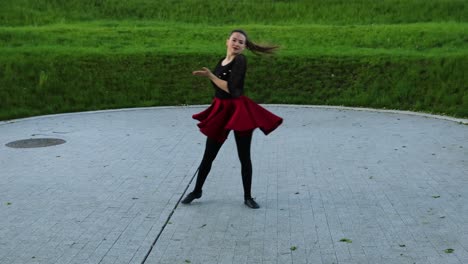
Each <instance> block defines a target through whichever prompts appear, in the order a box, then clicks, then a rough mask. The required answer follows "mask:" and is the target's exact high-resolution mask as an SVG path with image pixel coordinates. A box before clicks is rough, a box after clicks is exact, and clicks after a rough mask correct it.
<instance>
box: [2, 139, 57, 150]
mask: <svg viewBox="0 0 468 264" xmlns="http://www.w3.org/2000/svg"><path fill="white" fill-rule="evenodd" d="M65 142H66V141H65V140H63V139H59V138H31V139H23V140H17V141H13V142H10V143H8V144H6V145H5V146H7V147H10V148H42V147H49V146H55V145H60V144H63V143H65Z"/></svg>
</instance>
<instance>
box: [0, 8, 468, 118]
mask: <svg viewBox="0 0 468 264" xmlns="http://www.w3.org/2000/svg"><path fill="white" fill-rule="evenodd" d="M44 2H45V3H44ZM62 2H63V3H62ZM0 6H2V9H0V120H2V119H3V120H4V119H10V118H18V117H24V116H31V115H40V114H49V113H60V112H72V111H84V110H95V109H109V108H121V107H137V106H156V105H180V104H202V103H203V104H206V103H209V102H210V100H211V97H212V94H213V91H212V88H211V86H210V85H209V83H208V82H207V81H206V80H203V79H200V78H195V77H193V76H191V71H192V70H194V69H197V68H200V67H202V66H207V67H213V66H214V64H215V63H216V62H217V60H218V59H219V58H221V57H222V56H223V55H225V54H224V53H225V46H224V42H225V39H226V38H227V34H228V33H229V32H230V30H232V29H233V28H243V29H246V30H247V31H248V32H249V35H250V37H251V38H252V39H253V40H259V41H260V42H264V43H276V44H279V45H280V46H281V49H280V51H279V53H278V54H277V55H276V56H274V57H257V56H255V55H252V54H249V53H247V56H248V60H249V71H248V75H247V80H246V84H247V86H246V89H247V90H246V92H247V94H248V95H249V96H250V97H252V98H253V99H254V100H255V101H257V102H261V103H288V104H289V103H297V104H331V105H348V106H365V107H377V108H392V109H408V110H416V111H425V112H432V113H439V114H448V115H453V116H460V117H468V87H467V86H468V85H467V84H468V80H467V77H465V75H466V74H465V73H466V72H468V65H467V64H468V35H467V34H466V32H468V24H467V23H466V20H467V19H468V14H467V9H466V8H465V7H464V1H454V0H452V1H450V0H441V1H420V0H411V1H396V0H386V1H372V0H360V1H338V0H332V1H300V0H298V1H278V0H277V1H242V0H241V1H206V0H205V1H198V0H196V1H195V0H191V1H190V0H188V1H175V0H174V1H171V0H167V1H149V0H133V1H115V0H107V1H106V0H101V1H99V0H82V1H73V0H72V1H68V2H65V1H50V0H49V1H32V0H18V1H6V0H0Z"/></svg>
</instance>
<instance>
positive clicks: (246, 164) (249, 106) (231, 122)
mask: <svg viewBox="0 0 468 264" xmlns="http://www.w3.org/2000/svg"><path fill="white" fill-rule="evenodd" d="M226 46H227V51H226V57H225V58H223V59H221V60H220V61H219V62H218V64H217V65H216V68H215V69H214V71H213V72H211V71H210V70H209V69H207V68H202V69H201V70H198V71H194V72H193V75H196V76H202V77H207V78H208V79H210V80H211V82H212V84H213V86H214V88H215V98H214V100H213V102H212V104H211V106H210V107H209V108H207V109H206V110H204V111H203V112H201V113H198V114H195V115H193V118H194V119H197V120H199V121H200V123H199V124H198V127H199V128H200V131H201V132H202V133H203V134H205V135H206V136H207V139H206V147H205V153H204V155H203V160H202V162H201V164H200V167H199V169H198V176H197V182H196V185H195V188H194V190H193V191H192V192H191V193H189V194H188V195H187V196H186V197H185V198H184V199H183V200H182V203H183V204H189V203H191V202H192V201H193V200H194V199H198V198H200V197H201V196H202V187H203V183H204V182H205V180H206V177H207V176H208V173H209V172H210V169H211V164H212V163H213V161H214V159H215V158H216V155H217V154H218V151H219V149H220V148H221V146H222V145H223V143H224V141H225V140H226V138H227V136H228V134H229V132H230V131H231V130H234V136H235V139H236V145H237V152H238V155H239V159H240V162H241V167H242V169H241V173H242V183H243V187H244V204H245V205H247V206H248V207H250V208H253V209H256V208H260V206H259V205H258V203H257V202H255V200H254V199H253V198H252V195H251V191H250V189H251V185H252V163H251V160H250V144H251V142H252V132H253V130H254V129H255V128H260V129H261V130H262V131H263V133H264V134H265V135H267V134H269V133H270V132H272V131H273V130H275V129H276V128H277V127H278V126H279V125H280V124H281V123H282V122H283V119H282V118H280V117H278V116H276V115H274V114H272V113H271V112H269V111H268V110H266V109H265V108H263V107H261V106H259V105H258V104H256V103H254V102H253V101H252V100H250V99H249V98H247V97H245V96H243V92H244V77H245V73H246V69H247V61H246V58H245V56H244V55H243V54H242V52H243V51H244V49H245V48H247V49H249V50H250V51H252V52H254V53H255V54H257V52H260V53H273V52H274V50H275V49H276V48H277V47H276V46H260V45H257V44H255V43H253V42H252V41H250V40H249V38H248V37H247V34H246V33H245V32H244V31H243V30H233V31H232V32H231V34H230V36H229V38H228V39H227V41H226Z"/></svg>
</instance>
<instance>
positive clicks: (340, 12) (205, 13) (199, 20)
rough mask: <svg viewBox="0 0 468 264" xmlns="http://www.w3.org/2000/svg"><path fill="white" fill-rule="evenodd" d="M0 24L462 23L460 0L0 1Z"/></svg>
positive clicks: (467, 15) (466, 12)
mask: <svg viewBox="0 0 468 264" xmlns="http://www.w3.org/2000/svg"><path fill="white" fill-rule="evenodd" d="M0 3H1V6H2V9H1V11H0V24H3V25H43V24H50V23H70V22H71V23H74V22H77V21H94V20H153V21H164V22H167V21H171V22H182V23H190V24H194V23H195V24H205V25H215V26H222V25H226V24H229V25H232V24H274V25H286V24H294V25H297V24H335V25H336V24H341V25H347V24H398V23H416V22H444V21H445V22H446V21H454V22H468V9H467V8H466V7H465V6H466V1H465V0H432V1H431V0H381V1H375V0H355V1H349V0H327V1H323V0H269V1H268V0H255V1H251V0H237V1H231V0H218V1H212V0H211V1H210V0H184V1H179V0H161V1H154V0H132V1H119V0H69V1H58V0H44V1H36V0H15V1H9V0H0Z"/></svg>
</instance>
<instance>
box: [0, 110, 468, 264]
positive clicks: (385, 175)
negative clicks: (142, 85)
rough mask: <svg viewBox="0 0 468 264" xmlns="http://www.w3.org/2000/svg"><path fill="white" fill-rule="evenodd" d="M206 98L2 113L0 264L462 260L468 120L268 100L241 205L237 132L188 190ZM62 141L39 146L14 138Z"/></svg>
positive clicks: (467, 215)
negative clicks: (247, 200) (266, 128)
mask: <svg viewBox="0 0 468 264" xmlns="http://www.w3.org/2000/svg"><path fill="white" fill-rule="evenodd" d="M205 107H206V106H192V107H156V108H140V109H127V110H114V111H99V112H85V113H75V114H64V115H52V116H42V117H34V118H28V119H20V120H12V121H6V122H0V263H1V264H33V263H47V264H49V263H50V264H55V263H57V264H72V263H73V264H88V263H89V264H98V263H102V264H110V263H115V264H117V263H118V264H123V263H125V264H127V263H132V264H141V263H146V264H186V263H192V264H215V263H219V264H289V263H291V264H305V263H308V264H332V263H335V264H380V263H382V264H413V263H417V264H466V263H468V120H467V119H453V118H452V119H451V118H444V117H437V116H429V115H421V114H414V113H407V112H389V111H372V110H357V109H349V108H339V107H336V108H335V107H301V106H281V105H265V107H266V108H267V109H269V110H271V111H272V112H273V113H275V114H277V115H279V116H281V117H283V118H284V123H283V125H282V126H280V127H279V128H278V129H277V130H276V131H274V132H273V133H272V134H270V135H268V136H264V135H263V133H261V131H258V130H256V131H255V133H254V138H253V142H252V162H253V186H252V194H253V196H254V197H255V199H256V201H257V202H258V203H259V204H260V205H261V208H260V209H258V210H252V209H250V208H248V207H246V206H245V205H244V204H243V190H242V182H241V176H240V163H239V161H238V158H237V151H236V148H235V143H234V136H233V134H232V133H231V135H230V137H229V139H228V140H227V141H226V143H225V144H224V146H223V147H222V149H221V151H220V153H219V155H218V157H217V159H216V160H215V162H214V164H213V168H212V171H211V173H210V175H209V176H208V179H207V181H206V184H205V186H204V189H203V191H204V192H203V197H202V198H201V199H199V200H195V201H194V202H193V203H192V204H190V205H184V204H181V203H180V200H181V198H182V197H183V196H185V194H187V193H188V192H189V191H191V189H192V188H193V185H194V182H195V178H194V177H195V175H196V172H197V167H198V165H199V163H200V161H201V158H202V154H203V150H204V144H205V137H204V136H203V135H202V134H201V133H200V132H199V131H198V128H197V126H196V121H195V120H193V119H191V115H192V114H194V113H197V112H199V111H201V110H203V109H204V108H205ZM39 138H46V139H52V138H54V139H59V140H62V142H57V144H58V143H63V144H58V145H53V146H46V147H31V146H29V147H27V145H23V147H22V148H18V146H20V147H21V144H19V145H14V142H15V141H18V140H24V139H39Z"/></svg>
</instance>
